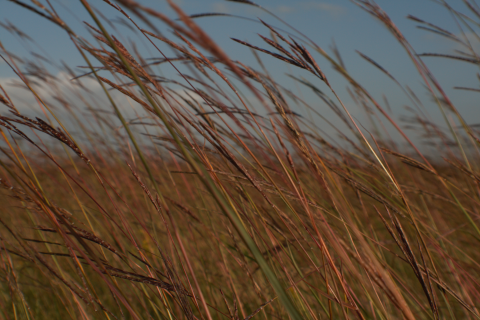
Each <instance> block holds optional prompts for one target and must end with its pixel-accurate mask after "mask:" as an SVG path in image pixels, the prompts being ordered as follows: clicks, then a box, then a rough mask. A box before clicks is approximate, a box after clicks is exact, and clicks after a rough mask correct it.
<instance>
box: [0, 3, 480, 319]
mask: <svg viewBox="0 0 480 320" xmlns="http://www.w3.org/2000/svg"><path fill="white" fill-rule="evenodd" d="M11 1H13V2H14V3H16V4H18V5H20V6H22V7H23V8H24V9H25V10H29V11H32V12H34V13H36V14H38V15H40V16H42V17H43V18H45V19H48V20H49V21H51V22H52V23H54V24H56V25H57V26H58V28H61V29H63V30H64V31H65V32H66V33H67V34H68V35H69V36H70V39H71V41H72V42H73V43H74V44H75V46H76V48H77V49H78V51H79V53H80V54H81V55H82V57H83V58H84V61H85V64H84V67H85V68H84V69H83V70H84V71H85V72H84V74H78V73H74V72H73V71H72V69H70V68H69V67H68V66H65V73H67V74H69V76H71V78H73V79H75V80H72V81H71V87H70V89H69V90H66V89H65V88H64V87H61V86H59V85H58V82H57V81H56V80H55V78H54V76H51V75H49V74H48V72H46V71H45V70H44V69H42V67H41V66H36V67H35V66H34V65H31V64H30V65H29V64H28V63H26V62H24V61H22V60H21V59H20V58H18V57H16V56H14V55H13V54H12V53H9V51H8V50H7V49H8V48H3V47H2V49H3V51H2V57H3V59H4V60H5V62H6V63H8V64H9V65H10V66H11V68H12V69H13V70H14V71H15V72H16V74H17V75H18V78H19V80H21V81H22V83H23V85H24V86H25V88H26V89H27V91H29V94H32V95H34V96H35V98H36V102H37V104H38V106H39V108H37V109H35V110H42V111H43V113H42V112H36V111H35V112H33V111H32V112H33V113H35V115H34V116H31V115H30V114H31V113H32V112H29V113H28V114H27V113H25V112H21V110H25V108H20V107H19V106H17V105H16V104H15V103H14V102H13V100H12V99H11V98H10V96H9V93H8V91H9V90H8V88H1V94H0V102H1V103H2V106H3V108H2V112H1V114H2V115H1V116H0V126H1V131H0V132H1V135H2V142H1V149H0V151H1V156H0V164H1V168H0V178H1V180H0V186H1V187H2V191H1V193H0V209H1V210H0V279H1V281H0V309H1V312H0V318H1V319H206V320H207V319H208V320H210V319H233V320H236V319H245V320H247V319H478V318H480V310H478V306H479V304H480V291H479V290H480V274H479V271H480V260H479V258H480V254H479V250H478V247H477V246H478V245H479V241H480V229H479V222H478V219H479V217H480V213H479V208H480V193H479V191H480V189H479V183H480V171H479V166H478V164H479V160H480V158H479V153H478V147H479V144H480V138H479V137H480V134H479V131H478V130H476V129H475V127H473V126H469V125H468V124H467V122H466V121H465V120H464V119H463V118H462V115H461V114H460V113H459V112H458V111H457V108H456V107H455V106H454V105H453V104H452V102H451V101H450V99H449V98H448V96H447V95H446V93H445V91H444V90H443V89H442V87H441V86H440V84H439V83H438V82H437V81H436V80H435V78H434V77H433V75H432V72H431V71H430V70H429V69H428V68H427V66H426V65H425V64H424V62H423V59H427V58H426V57H428V56H435V57H437V58H438V57H441V58H444V59H446V60H445V61H448V60H447V59H455V60H462V61H464V62H465V63H470V64H474V65H477V66H478V64H479V58H478V55H477V53H476V52H475V51H474V48H473V47H472V45H471V44H470V43H469V42H467V41H466V40H465V38H463V37H460V36H457V35H455V34H453V33H451V32H449V31H447V30H444V29H442V28H441V27H440V26H436V25H433V24H431V23H429V22H427V21H423V20H420V19H418V18H415V17H413V16H411V17H410V19H412V20H414V22H415V23H418V24H419V25H420V26H421V27H422V28H424V29H427V30H429V31H430V32H433V33H436V34H440V35H441V36H443V37H446V38H448V39H450V40H452V41H455V42H458V43H460V44H461V45H462V46H463V47H464V50H463V51H461V52H459V53H458V56H447V55H441V54H433V53H427V54H422V55H419V54H417V53H416V52H415V51H414V49H413V48H412V46H411V45H410V44H409V43H408V42H407V40H406V39H405V38H404V36H403V35H402V33H401V31H400V30H398V29H397V27H396V26H395V25H394V23H393V22H392V21H391V20H390V18H389V17H388V15H387V14H386V13H385V12H384V11H382V9H381V8H380V7H378V6H377V5H376V4H375V3H373V2H371V1H369V0H354V1H353V2H354V3H355V4H357V5H358V6H359V7H360V8H361V9H363V10H365V11H367V12H368V13H370V14H371V15H372V17H373V18H374V19H377V20H378V21H380V22H381V23H382V24H383V26H384V27H386V28H387V29H388V30H389V31H391V33H392V36H393V37H395V38H396V39H397V40H398V42H399V43H400V44H401V45H402V47H403V48H404V49H405V51H406V53H407V54H408V55H409V57H410V58H411V62H412V64H413V65H414V66H415V67H416V69H417V71H418V73H419V75H420V76H421V77H422V79H423V80H424V84H423V85H424V86H425V88H426V90H428V91H429V92H430V94H431V96H432V97H434V99H435V103H436V104H437V106H438V111H437V112H438V113H440V114H442V115H443V116H444V119H445V121H446V123H444V124H435V123H433V122H432V121H430V119H429V118H428V117H427V116H425V114H424V113H423V106H422V105H421V102H420V101H419V99H418V98H417V97H416V96H415V95H414V94H413V92H412V91H411V90H410V89H409V88H408V87H406V86H405V87H403V86H402V85H401V84H400V83H399V82H398V81H397V80H396V79H395V78H394V76H393V75H392V74H390V73H389V72H388V71H387V70H386V69H384V68H383V67H382V66H380V65H378V64H377V63H376V62H375V61H374V60H372V59H371V58H369V57H367V56H366V55H364V54H363V53H360V55H361V56H362V57H363V58H364V59H366V60H367V61H368V62H370V63H371V64H372V66H373V67H375V68H378V69H380V70H381V71H382V72H383V73H384V74H385V76H387V77H389V78H390V79H391V80H393V81H394V82H395V83H397V84H398V86H400V88H401V89H402V90H403V91H404V93H405V94H406V95H407V96H408V97H409V98H410V101H411V103H412V105H411V106H410V107H411V109H412V110H414V112H415V121H416V123H412V124H413V125H416V126H417V130H418V132H417V137H420V136H422V137H423V138H422V139H424V140H426V141H428V142H429V143H430V144H431V145H432V146H433V147H434V148H431V149H429V150H436V151H429V152H428V153H425V154H424V153H422V151H421V150H423V148H422V147H420V146H419V145H420V143H419V141H420V139H419V138H418V139H417V138H416V139H413V138H412V139H410V138H409V137H408V136H407V135H406V134H405V133H404V131H403V130H402V127H401V125H399V124H397V120H396V119H394V118H393V117H392V116H391V115H390V112H389V111H388V106H387V105H386V102H383V101H382V102H380V101H376V100H375V99H374V98H373V97H372V95H371V94H370V93H369V92H368V91H367V90H366V89H365V88H364V87H363V86H362V84H361V82H357V80H356V79H354V78H353V77H352V76H351V75H350V74H349V73H348V72H347V70H346V69H345V67H344V65H343V62H342V60H341V58H340V54H339V53H338V51H337V50H333V51H334V53H333V54H332V55H330V54H328V53H327V52H326V51H324V50H323V49H322V48H320V47H319V46H318V45H316V44H315V43H314V42H313V41H312V40H310V39H309V38H307V37H306V36H305V35H303V34H302V33H301V32H299V31H297V30H295V29H293V30H292V29H290V30H292V31H291V33H288V32H286V31H284V30H283V29H278V28H276V27H274V26H272V25H270V24H267V23H265V22H263V21H262V23H263V26H262V25H260V27H259V28H260V32H261V34H262V35H261V39H263V41H264V42H265V45H264V46H263V47H259V46H255V45H252V44H251V43H250V42H248V41H243V40H237V39H234V40H235V41H236V42H238V43H240V44H241V45H244V46H247V47H250V48H251V49H252V52H253V54H255V55H256V56H257V57H258V59H259V61H262V59H277V60H281V61H282V62H283V63H285V65H288V66H289V68H291V70H294V71H295V74H298V77H297V76H295V78H294V79H295V81H297V83H298V85H299V86H301V87H302V88H303V89H308V90H313V91H314V92H315V94H316V95H317V97H318V100H319V101H321V102H322V103H325V104H326V105H327V106H329V107H330V108H331V110H332V111H333V112H334V114H336V116H337V117H338V119H339V121H340V122H341V123H342V126H344V127H345V128H347V130H343V129H340V128H334V129H336V130H337V134H338V138H336V139H333V140H332V139H330V138H328V137H327V136H326V135H325V134H324V133H323V130H322V128H319V127H317V126H316V125H315V123H314V122H313V121H310V119H309V118H305V117H302V116H301V115H299V113H298V112H297V110H298V108H297V105H302V106H303V108H306V109H308V110H309V112H311V113H318V112H317V111H316V110H315V107H314V106H311V105H309V104H308V103H307V102H305V101H303V100H302V99H301V98H300V97H298V96H296V95H295V94H294V93H293V92H292V91H290V90H288V88H284V87H282V86H281V85H280V84H279V83H277V82H276V81H275V79H274V77H272V76H271V75H270V74H269V72H268V70H267V69H266V68H259V69H255V68H253V67H250V66H247V65H245V64H243V63H242V61H232V60H231V59H230V58H229V57H228V56H227V55H226V54H225V52H224V51H223V50H222V49H221V48H220V47H219V46H218V45H217V44H216V43H215V42H214V41H213V40H212V39H211V38H210V36H209V35H208V34H206V33H205V32H204V31H203V30H202V29H201V28H200V27H199V26H198V25H197V24H196V22H195V21H196V20H195V19H198V18H203V19H205V18H209V16H212V15H213V14H208V13H207V14H200V15H195V16H188V15H186V14H185V13H184V12H183V11H182V9H180V8H179V7H178V6H176V5H175V4H174V3H172V2H169V3H170V6H171V7H172V9H173V10H174V11H175V12H176V15H177V17H175V18H173V17H167V16H166V15H164V14H162V13H161V12H157V11H155V9H153V8H148V7H145V6H143V5H141V4H140V3H136V2H134V1H133V0H132V1H126V0H117V1H116V4H114V3H111V2H109V0H104V1H105V2H106V3H107V4H109V5H110V10H116V11H118V12H119V14H121V15H123V16H124V18H125V20H126V21H128V23H130V25H131V27H132V28H137V32H138V34H139V35H141V36H142V37H143V39H142V41H146V43H148V45H149V46H150V47H151V50H152V51H155V52H156V54H157V55H158V59H156V60H147V59H146V58H144V57H143V56H142V55H141V54H140V53H139V52H138V51H137V50H135V47H133V46H132V45H131V44H126V43H122V42H121V40H119V39H121V38H120V37H119V36H118V35H112V34H110V33H109V31H107V29H108V28H107V25H106V22H105V21H104V20H103V19H102V18H101V16H100V13H99V12H98V11H96V10H94V9H93V8H92V7H91V6H90V4H89V3H88V2H87V1H86V0H80V1H81V3H82V4H83V5H84V7H85V9H86V10H87V11H88V12H89V14H90V16H91V18H92V21H94V22H95V23H94V24H92V25H89V24H87V25H86V28H87V29H88V30H89V32H90V33H91V35H93V36H94V37H95V39H96V40H97V41H96V42H95V43H92V42H89V41H87V40H86V39H84V38H82V37H80V36H78V35H77V34H76V33H75V32H74V30H72V29H71V28H70V27H69V25H68V23H66V22H65V21H62V20H61V18H60V17H58V16H57V15H56V13H55V10H54V8H53V7H51V5H50V4H49V3H48V5H47V4H46V5H45V6H44V5H42V4H41V3H40V2H38V1H32V3H33V4H27V3H24V2H21V1H20V0H11ZM47 2H48V1H47ZM236 2H239V3H243V4H244V5H248V6H257V7H259V5H257V4H255V3H253V2H250V1H247V0H242V1H240V0H236ZM464 2H465V4H466V5H467V7H468V8H469V9H470V14H471V17H468V16H465V15H462V14H460V13H458V12H456V11H455V10H454V9H452V8H450V7H448V9H449V10H450V12H451V14H452V16H453V17H454V18H455V19H457V20H458V21H460V22H461V23H463V24H465V25H467V26H469V30H473V28H474V27H475V22H474V19H478V18H480V14H479V12H480V10H478V7H477V6H476V4H475V3H474V2H471V1H469V0H465V1H464ZM441 3H443V2H441ZM444 5H445V6H447V4H446V3H444ZM260 8H261V7H260ZM262 9H263V8H262ZM124 10H125V11H124ZM263 10H266V9H263ZM127 12H128V13H127ZM129 14H131V15H132V17H130V16H129ZM177 18H178V19H177ZM231 18H232V19H234V18H235V17H231ZM137 20H138V21H141V22H142V23H143V24H146V25H148V26H149V30H144V29H141V28H140V27H138V25H137V24H136V22H135V21H137ZM158 20H160V21H161V22H162V23H164V24H166V25H167V26H168V27H169V28H170V30H171V33H170V34H169V36H168V37H167V36H166V35H164V34H162V33H160V32H159V31H158V30H157V29H156V22H157V21H158ZM279 23H284V22H283V21H281V20H280V21H279ZM285 24H286V23H285ZM4 27H5V28H12V26H10V27H9V26H4ZM285 28H286V29H288V28H291V27H290V26H289V25H288V24H286V27H285ZM165 46H168V47H169V48H170V49H171V50H172V52H174V53H175V54H174V55H173V56H167V55H164V52H165V51H164V49H161V48H164V47H165ZM424 56H426V57H425V58H423V57H424ZM319 57H323V58H322V61H328V62H329V63H330V64H331V66H333V67H334V70H335V71H336V72H338V73H339V74H340V75H341V76H342V77H343V78H345V79H346V80H347V81H348V82H349V89H350V92H351V94H352V97H354V99H355V101H357V102H358V104H359V106H361V107H363V108H365V112H367V113H368V117H369V118H370V119H377V120H375V121H376V122H375V123H376V126H377V128H383V129H382V130H385V132H384V133H383V134H377V133H375V134H370V133H369V131H367V130H366V129H365V128H364V127H363V126H362V125H361V124H360V123H358V120H356V119H355V118H354V117H352V116H351V114H350V113H349V110H348V108H347V107H345V105H344V103H343V100H342V97H340V96H339V95H338V94H337V91H336V90H338V88H333V87H332V86H331V84H330V82H329V80H328V79H329V78H328V74H326V72H324V71H323V69H322V65H321V63H320V62H317V60H318V58H319ZM325 59H326V60H325ZM318 61H320V60H318ZM162 64H168V65H171V66H174V67H177V66H178V67H179V69H177V71H178V73H179V75H180V76H181V78H182V82H181V83H180V82H178V81H177V80H174V79H168V78H164V77H163V76H161V75H159V74H158V69H156V67H157V66H158V65H162ZM260 65H262V64H260ZM72 68H73V66H72ZM302 74H310V75H312V76H313V77H314V78H315V79H316V80H315V81H316V82H308V81H307V80H305V79H304V78H302ZM85 79H88V80H89V81H90V83H96V85H97V87H96V88H97V89H100V90H101V91H102V93H101V94H102V95H103V96H104V100H102V101H105V103H106V105H107V107H106V108H105V109H103V110H99V107H98V106H96V105H94V104H92V103H91V102H90V101H92V100H95V99H97V97H96V96H95V95H96V94H98V93H95V92H93V91H92V90H91V88H90V89H89V88H88V87H85V86H84V83H85V82H82V81H84V80H85ZM36 82H43V83H44V84H45V85H46V86H47V87H49V89H50V90H51V92H53V96H54V98H55V100H56V103H57V104H56V105H55V106H54V105H53V104H50V102H49V101H48V100H46V99H45V98H44V97H43V96H42V92H40V90H38V89H37V88H38V86H36V85H35V83H36ZM179 86H180V88H181V90H178V87H179ZM460 89H467V90H474V91H475V90H477V89H475V88H460ZM477 91H478V90H477ZM90 95H91V96H90ZM72 97H74V98H72ZM247 97H249V98H247ZM120 98H121V99H120ZM125 101H129V103H130V106H131V108H130V109H129V110H126V109H125V105H124V102H125ZM102 103H103V102H102ZM58 105H60V107H59V106H58ZM106 110H108V112H106ZM318 115H319V116H320V117H321V116H322V115H321V114H318ZM380 119H383V120H380ZM326 120H329V119H326ZM454 123H457V124H459V125H454ZM445 128H447V129H445ZM379 130H380V129H379ZM392 131H396V134H398V135H399V136H400V137H401V141H400V142H399V140H396V141H392V140H389V139H387V138H385V137H388V136H389V134H388V132H392ZM372 132H376V131H372Z"/></svg>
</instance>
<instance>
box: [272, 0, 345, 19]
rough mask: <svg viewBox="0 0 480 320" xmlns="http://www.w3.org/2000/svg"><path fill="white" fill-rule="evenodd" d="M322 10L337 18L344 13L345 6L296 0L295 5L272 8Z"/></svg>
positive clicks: (284, 11) (282, 9)
mask: <svg viewBox="0 0 480 320" xmlns="http://www.w3.org/2000/svg"><path fill="white" fill-rule="evenodd" d="M306 10H309V11H312V10H313V11H323V12H325V13H327V14H329V15H330V16H332V17H334V18H337V17H339V16H341V15H343V14H345V13H346V8H345V7H342V6H340V5H336V4H332V3H328V2H315V1H302V2H298V3H297V5H296V6H294V7H291V6H286V5H279V6H277V7H275V8H274V11H276V12H278V13H283V14H286V13H291V12H295V11H306Z"/></svg>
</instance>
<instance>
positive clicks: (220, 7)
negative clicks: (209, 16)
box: [212, 2, 230, 13]
mask: <svg viewBox="0 0 480 320" xmlns="http://www.w3.org/2000/svg"><path fill="white" fill-rule="evenodd" d="M212 7H213V11H214V12H218V13H230V9H229V7H228V6H227V5H226V4H225V3H223V2H214V3H213V4H212Z"/></svg>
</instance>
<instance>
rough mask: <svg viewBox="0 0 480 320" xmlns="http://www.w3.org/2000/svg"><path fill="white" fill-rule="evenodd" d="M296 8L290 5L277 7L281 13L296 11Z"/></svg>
mask: <svg viewBox="0 0 480 320" xmlns="http://www.w3.org/2000/svg"><path fill="white" fill-rule="evenodd" d="M294 10H295V9H294V8H292V7H289V6H283V5H282V6H278V7H277V11H279V12H281V13H290V12H292V11H294Z"/></svg>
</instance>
